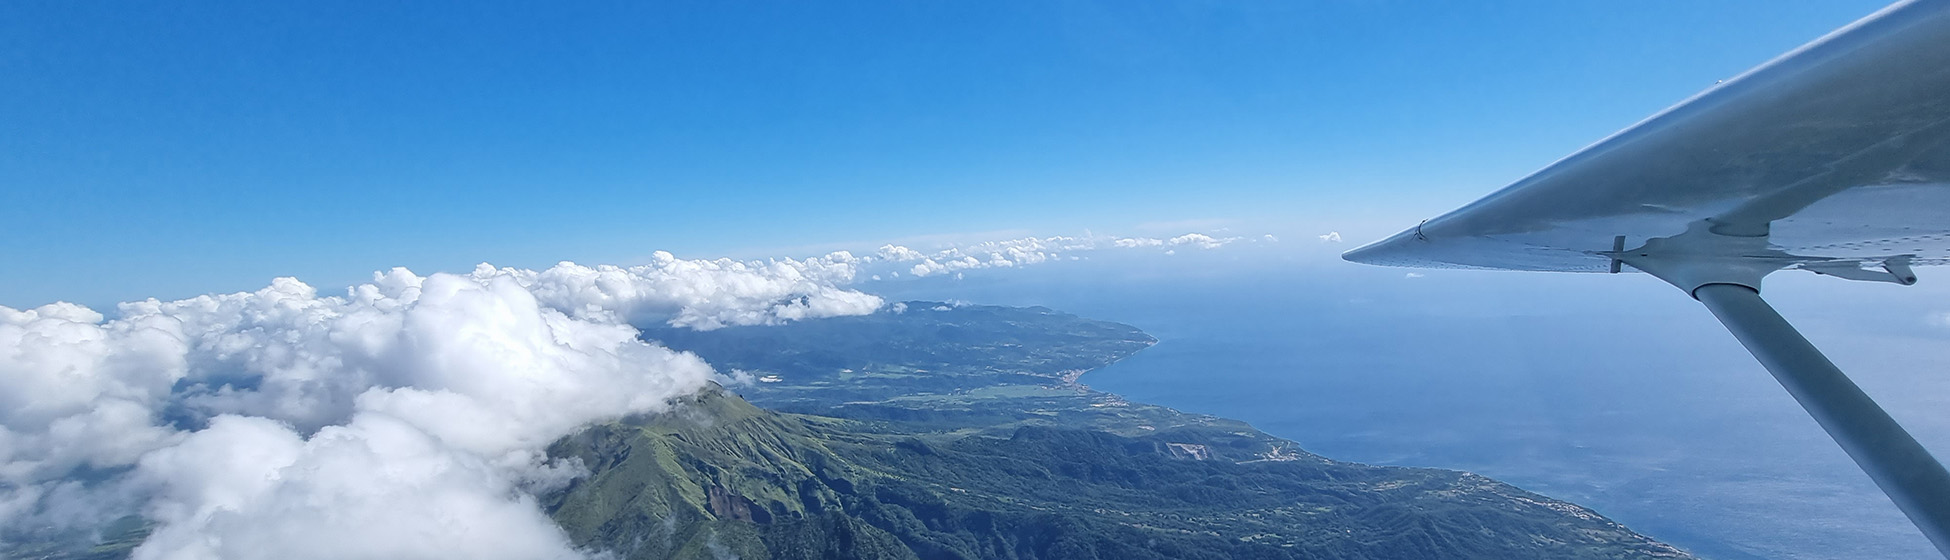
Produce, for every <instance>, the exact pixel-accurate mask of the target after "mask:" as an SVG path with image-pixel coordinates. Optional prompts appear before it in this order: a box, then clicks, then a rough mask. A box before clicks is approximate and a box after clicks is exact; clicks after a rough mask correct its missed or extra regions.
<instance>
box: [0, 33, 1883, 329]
mask: <svg viewBox="0 0 1950 560" xmlns="http://www.w3.org/2000/svg"><path fill="white" fill-rule="evenodd" d="M1477 4H1478V3H1445V4H1444V5H1434V3H1429V2H1406V1H1403V2H1389V1H1327V2H1276V3H1247V2H1241V3H1209V2H1197V3H1193V2H1183V3H1130V2H1103V3H1089V2H980V3H977V2H963V3H950V2H902V3H893V2H889V3H842V2H819V3H803V2H802V3H784V2H779V3H760V4H741V3H733V2H656V3H633V4H617V5H604V4H598V3H583V4H579V5H577V6H575V7H572V8H566V9H565V8H560V7H550V8H546V9H545V8H542V7H539V6H526V5H513V4H493V3H465V4H463V3H454V4H444V5H443V4H436V3H413V4H408V5H399V4H381V3H347V4H315V3H308V4H278V5H262V4H248V3H236V4H231V5H224V4H213V3H203V2H183V3H141V4H111V3H74V2H11V3H6V4H0V76H3V77H4V78H0V268H4V270H6V274H0V305H9V306H16V307H21V306H33V305H38V304H41V303H46V302H48V301H53V300H56V299H66V300H73V301H81V302H83V303H88V304H91V305H101V304H103V303H107V302H113V301H119V300H126V299H134V298H140V297H148V296H158V297H164V298H174V297H184V296H188V295H193V294H198V293H204V292H210V291H233V290H244V289H254V288H256V287H259V286H262V285H264V283H265V282H266V281H267V280H268V279H269V278H271V277H273V276H287V275H290V276H298V277H299V278H301V279H305V280H307V281H309V282H312V283H314V284H316V285H320V286H339V285H345V284H348V283H352V282H356V281H360V280H362V279H364V278H365V277H366V275H367V274H368V273H369V271H372V270H375V269H382V268H387V267H391V266H408V267H412V268H414V269H416V270H420V271H422V272H429V271H435V270H463V269H466V268H468V267H470V266H471V265H472V264H473V263H476V262H481V261H491V262H494V263H496V264H502V265H513V266H545V265H547V264H550V263H553V262H555V261H557V260H563V259H569V260H576V261H580V262H590V263H600V262H616V263H629V262H634V261H639V260H641V259H643V258H645V257H646V256H647V255H648V254H649V253H650V252H651V251H654V250H658V249H663V250H670V251H673V252H676V253H678V254H679V255H683V256H698V257H710V256H721V255H729V256H737V257H762V256H769V255H781V256H785V255H782V253H793V252H795V251H798V252H806V251H811V250H813V249H812V248H818V247H843V246H852V247H856V248H857V247H866V248H870V247H872V246H874V245H877V244H878V242H880V241H884V240H893V239H904V238H914V237H919V236H928V235H940V234H955V233H966V232H985V231H1000V230H1010V231H1025V232H1033V233H1039V234H1058V233H1078V232H1081V231H1082V230H1084V229H1086V228H1094V229H1095V230H1098V231H1119V230H1130V229H1134V228H1135V229H1142V228H1143V224H1155V223H1180V222H1188V221H1190V222H1197V223H1208V224H1209V223H1222V224H1231V225H1233V226H1234V227H1236V228H1240V229H1263V230H1268V231H1274V230H1279V231H1286V230H1295V231H1315V230H1318V231H1323V232H1324V231H1327V230H1342V231H1348V232H1359V233H1358V235H1378V234H1381V233H1385V232H1387V231H1388V230H1393V229H1398V228H1399V226H1401V225H1403V224H1405V223H1412V222H1411V220H1413V219H1415V218H1418V217H1426V216H1429V215H1432V214H1435V213H1438V212H1440V211H1443V210H1446V209H1448V208H1450V207H1453V206H1456V205H1458V204H1461V203H1464V202H1467V201H1469V200H1471V199H1473V198H1475V197H1477V196H1480V195H1482V194H1484V193H1487V192H1488V191H1490V190H1492V189H1494V188H1497V187H1500V186H1501V185H1503V184H1505V183H1507V182H1509V181H1511V180H1513V179H1515V178H1517V177H1519V176H1521V175H1523V174H1524V173H1527V172H1529V171H1531V170H1533V169H1536V168H1538V167H1541V166H1542V165H1544V164H1545V163H1548V162H1549V161H1551V160H1553V159H1555V158H1557V157H1559V156H1562V155H1564V154H1566V153H1569V152H1571V151H1572V150H1575V149H1576V148H1578V147H1580V146H1582V145H1584V144H1586V143H1589V142H1591V141H1593V140H1596V139H1597V138H1599V137H1601V136H1603V135H1605V134H1607V133H1610V132H1612V131H1614V130H1616V129H1618V128H1622V127H1624V126H1626V125H1628V124H1630V123H1632V122H1634V121H1636V120H1638V119H1639V118H1642V117H1644V116H1646V115H1648V114H1650V113H1652V112H1653V111H1656V110H1658V109H1660V108H1663V107H1665V106H1666V105H1669V104H1671V103H1673V102H1675V101H1678V100H1679V99H1681V98H1683V97H1685V96H1687V95H1690V94H1692V93H1694V92H1696V91H1698V90H1700V89H1703V88H1705V87H1707V86H1710V85H1711V84H1712V83H1713V82H1714V80H1717V79H1721V78H1725V77H1728V76H1731V75H1733V74H1735V73H1737V72H1739V71H1741V70H1744V69H1746V68H1748V67H1750V66H1752V65H1754V64H1757V63H1759V62H1761V61H1764V60H1766V59H1768V58H1771V57H1772V56H1774V55H1776V54H1778V53H1780V52H1783V51H1785V50H1787V49H1789V48H1792V47H1794V46H1796V45H1799V44H1801V43H1803V42H1805V41H1807V40H1810V39H1812V38H1814V37H1817V36H1819V35H1820V34H1822V33H1825V32H1827V31H1829V30H1831V29H1834V28H1836V27H1838V26H1841V25H1843V24H1846V23H1848V22H1849V21H1852V20H1854V19H1856V18H1859V17H1861V16H1863V15H1866V14H1868V13H1869V12H1871V11H1873V10H1875V9H1877V8H1879V7H1880V5H1881V4H1880V3H1879V2H1873V1H1832V2H1820V3H1813V2H1798V3H1781V2H1763V1H1729V2H1710V3H1703V2H1681V1H1659V2H1630V3H1627V2H1610V3H1600V2H1557V1H1537V2H1495V3H1480V4H1481V5H1477ZM1350 237H1353V235H1351V236H1350ZM1360 240H1362V239H1350V241H1360Z"/></svg>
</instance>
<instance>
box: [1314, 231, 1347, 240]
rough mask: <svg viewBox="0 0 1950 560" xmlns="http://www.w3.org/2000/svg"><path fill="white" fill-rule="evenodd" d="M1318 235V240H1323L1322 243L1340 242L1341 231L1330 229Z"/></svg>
mask: <svg viewBox="0 0 1950 560" xmlns="http://www.w3.org/2000/svg"><path fill="white" fill-rule="evenodd" d="M1318 237H1320V240H1321V242H1323V243H1340V242H1341V232H1338V231H1330V232H1327V233H1326V234H1324V235H1320V236H1318Z"/></svg>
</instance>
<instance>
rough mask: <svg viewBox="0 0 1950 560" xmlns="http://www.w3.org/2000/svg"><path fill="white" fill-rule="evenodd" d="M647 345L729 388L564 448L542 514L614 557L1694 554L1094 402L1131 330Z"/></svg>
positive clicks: (1593, 516)
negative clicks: (708, 372)
mask: <svg viewBox="0 0 1950 560" xmlns="http://www.w3.org/2000/svg"><path fill="white" fill-rule="evenodd" d="M642 336H643V338H645V339H646V340H650V341H654V342H657V343H659V344H663V345H666V346H668V347H670V348H672V349H676V350H682V351H688V352H694V353H696V354H697V355H699V356H700V357H703V358H704V359H705V360H707V361H709V362H710V363H711V364H713V365H714V366H715V367H717V368H718V369H719V370H720V371H721V372H723V373H724V374H725V375H726V379H727V383H726V385H725V386H715V387H712V388H711V389H709V390H706V391H704V392H702V393H699V394H697V395H694V396H691V397H688V398H686V399H684V400H683V402H680V403H677V405H676V406H675V407H674V408H673V409H672V410H671V411H669V412H664V413H660V414H654V415H645V416H640V417H631V418H625V419H622V420H620V421H617V422H612V423H608V424H604V425H599V426H593V427H590V428H587V429H585V430H582V431H580V432H578V433H576V434H574V435H571V436H569V437H567V438H564V439H562V440H560V441H558V442H556V443H555V444H553V445H552V446H551V447H550V448H549V454H550V455H551V456H552V457H558V458H565V459H567V460H570V461H574V462H577V463H579V464H580V465H582V467H583V468H585V469H587V474H586V475H585V476H582V477H580V478H578V479H576V480H575V481H574V482H572V483H570V484H569V485H568V486H566V487H564V488H562V489H560V490H558V491H555V492H552V493H550V494H549V495H545V496H541V497H540V499H541V502H542V505H543V506H544V508H545V509H546V510H547V511H548V512H549V513H550V515H551V516H552V517H553V518H554V519H555V520H556V521H557V522H558V523H559V524H560V525H561V527H562V528H563V529H564V531H566V533H567V534H568V535H569V537H570V538H571V539H572V540H573V541H574V542H575V543H576V545H577V546H579V547H582V548H584V549H586V550H590V551H599V552H601V553H603V554H609V555H613V556H614V557H617V558H627V559H639V558H641V559H648V558H678V559H713V560H715V559H725V558H743V559H842V558H864V559H883V558H884V559H926V560H935V559H976V558H1007V559H1018V560H1030V559H1038V560H1054V559H1090V558H1099V559H1165V558H1174V559H1176V558H1189V559H1207V558H1209V559H1241V558H1251V559H1289V558H1290V559H1301V558H1333V559H1350V560H1351V559H1383V558H1396V559H1412V558H1486V559H1488V558H1494V559H1527V558H1537V559H1544V558H1550V559H1576V558H1594V559H1595V558H1605V559H1625V558H1691V557H1692V556H1690V555H1689V554H1687V553H1686V552H1684V551H1681V550H1679V549H1676V548H1674V547H1672V546H1669V545H1666V544H1664V543H1660V542H1657V541H1655V540H1653V539H1651V538H1648V537H1646V536H1644V535H1640V534H1638V533H1636V532H1633V531H1632V530H1630V529H1628V528H1626V527H1624V526H1622V525H1620V524H1618V523H1615V522H1613V521H1611V520H1609V519H1606V518H1605V517H1604V516H1602V515H1599V514H1597V513H1595V512H1593V511H1591V510H1589V509H1586V508H1584V507H1581V506H1578V505H1575V504H1571V503H1567V502H1563V501H1559V500H1554V499H1551V498H1549V497H1545V496H1542V495H1538V494H1534V493H1531V492H1527V491H1524V490H1522V489H1519V488H1516V487H1514V486H1510V485H1508V484H1504V483H1501V482H1497V481H1495V480H1491V479H1489V478H1486V477H1483V476H1479V475H1475V474H1470V473H1464V472H1457V471H1450V470H1441V469H1428V468H1404V467H1383V466H1372V465H1362V464H1357V463H1348V462H1342V461H1335V460H1331V459H1327V458H1324V457H1320V456H1316V455H1313V454H1311V453H1308V452H1306V451H1304V450H1302V449H1300V447H1299V445H1297V444H1295V443H1294V442H1291V441H1287V440H1284V439H1281V438H1278V437H1274V436H1271V435H1268V434H1266V433H1263V432H1260V431H1259V430H1256V429H1254V428H1253V427H1251V426H1250V425H1247V424H1245V423H1243V422H1239V421H1235V420H1228V419H1224V418H1218V417H1214V416H1209V415H1201V414H1190V413H1185V412H1180V411H1176V410H1172V409H1170V408H1165V407H1161V406H1155V405H1148V404H1144V403H1133V402H1128V401H1126V400H1124V399H1121V398H1119V397H1117V396H1116V395H1112V394H1108V393H1104V392H1101V391H1096V390H1092V389H1091V388H1089V387H1087V386H1085V385H1083V384H1081V383H1079V379H1080V377H1081V376H1082V375H1083V373H1084V372H1088V371H1092V370H1095V369H1098V368H1102V367H1104V366H1106V365H1109V364H1111V363H1114V362H1116V361H1118V360H1121V359H1124V358H1126V357H1129V356H1131V355H1133V354H1135V353H1137V352H1139V351H1141V350H1143V349H1144V348H1147V347H1149V346H1150V345H1152V344H1154V343H1155V342H1156V340H1155V339H1153V338H1152V337H1151V336H1149V335H1147V334H1145V333H1144V332H1142V331H1140V330H1138V329H1136V328H1134V327H1131V326H1128V325H1121V324H1117V323H1110V322H1104V321H1095V320H1090V319H1085V318H1082V317H1077V316H1075V315H1070V314H1066V313H1061V312H1058V311H1055V310H1051V309H1047V308H1042V307H1028V308H1012V307H998V306H983V305H966V304H952V303H942V302H923V301H910V302H902V303H897V304H893V305H890V306H887V307H884V308H882V309H881V310H880V311H879V312H876V313H873V314H871V315H864V316H853V317H838V318H827V319H816V320H807V321H799V322H793V323H789V324H786V325H779V326H755V327H731V328H723V329H717V330H709V331H697V330H690V329H681V328H670V327H647V328H643V330H642ZM1197 374H1198V372H1186V375H1197Z"/></svg>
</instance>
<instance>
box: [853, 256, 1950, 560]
mask: <svg viewBox="0 0 1950 560" xmlns="http://www.w3.org/2000/svg"><path fill="white" fill-rule="evenodd" d="M1314 245H1315V243H1314V241H1313V240H1311V239H1309V240H1306V242H1305V243H1296V242H1288V243H1286V244H1285V247H1282V248H1280V249H1274V250H1268V249H1253V250H1251V251H1250V252H1247V250H1244V249H1242V250H1241V251H1240V252H1214V253H1213V254H1182V255H1178V257H1179V258H1178V259H1176V260H1171V261H1170V262H1164V263H1158V262H1139V261H1135V260H1132V261H1119V260H1117V259H1114V258H1110V259H1095V260H1091V261H1084V262H1075V263H1064V264H1056V265H1051V266H1049V267H1046V268H1040V269H1031V270H1018V271H1010V272H1008V273H1007V274H1006V275H1002V274H983V275H970V276H968V277H966V278H964V279H961V280H949V279H929V280H926V281H921V282H895V283H888V284H883V285H877V286H876V285H870V286H868V287H867V289H869V290H876V291H879V292H880V293H882V294H883V295H886V296H888V297H889V298H890V299H929V298H933V299H961V300H966V301H970V302H974V303H990V304H1007V305H1045V306H1049V307H1052V308H1055V309H1058V310H1061V311H1066V312H1071V313H1076V314H1079V315H1083V316H1087V317H1092V318H1098V319H1108V320H1115V321H1120V322H1125V323H1129V324H1132V325H1135V326H1138V327H1140V328H1143V329H1144V330H1145V331H1147V332H1149V333H1151V334H1153V335H1154V336H1157V337H1158V338H1159V339H1160V341H1161V342H1160V343H1159V344H1158V345H1157V346H1155V347H1153V348H1151V349H1149V350H1146V351H1144V352H1143V353H1140V354H1139V355H1137V356H1136V357H1133V358H1131V359H1128V360H1126V361H1124V362H1122V363H1119V364H1117V365H1114V366H1111V367H1110V368H1106V369H1105V370H1102V371H1098V372H1093V373H1091V374H1089V375H1086V376H1085V377H1084V378H1083V382H1085V383H1087V384H1089V385H1090V386H1092V387H1094V388H1098V389H1103V390H1107V391H1110V392H1113V393H1118V394H1121V395H1124V396H1126V397H1128V398H1130V399H1132V400H1136V401H1140V402H1148V403H1155V404H1162V405H1166V406H1171V407H1174V408H1178V409H1181V410H1186V411H1193V412H1202V413H1209V414H1215V415H1219V416H1226V417H1231V418H1237V419H1241V420H1246V421H1248V422H1251V423H1252V424H1254V425H1255V426H1257V427H1259V428H1261V429H1263V430H1266V431H1268V432H1270V433H1273V434H1275V435H1279V436H1282V437H1287V438H1290V439H1294V440H1296V441H1299V442H1300V443H1301V444H1302V445H1303V446H1304V447H1305V448H1306V449H1307V450H1309V451H1312V452H1314V453H1318V454H1321V455H1325V456H1328V457H1331V458H1335V459H1341V460H1349V461H1359V462H1366V463H1376V464H1387V465H1405V466H1428V467H1440V468H1448V469H1460V470H1467V471H1472V472H1478V473H1482V474H1486V475H1489V476H1492V477H1494V478H1497V479H1500V480H1503V481H1506V482H1510V483H1513V484H1516V485H1518V486H1521V487H1523V488H1525V489H1528V490H1532V491H1536V492H1540V493H1543V494H1547V495H1550V496H1553V497H1557V498H1561V499H1566V500H1570V501H1573V502H1576V503H1579V504H1582V505H1585V506H1588V507H1591V508H1593V509H1595V510H1597V511H1598V512H1600V513H1602V514H1604V515H1607V516H1609V517H1611V518H1613V519H1614V520H1617V521H1619V522H1622V523H1624V524H1626V525H1627V526H1629V527H1632V528H1634V529H1636V530H1638V531H1640V532H1642V533H1646V534H1649V535H1651V536H1653V537H1655V538H1659V539H1661V540H1665V541H1667V542H1670V543H1673V544H1675V545H1678V546H1681V547H1683V548H1686V549H1688V550H1691V551H1693V552H1695V553H1698V554H1701V555H1703V556H1706V557H1709V558H1720V559H1742V558H1917V559H1923V558H1932V557H1933V551H1932V549H1931V548H1930V546H1929V544H1928V542H1927V541H1925V540H1924V539H1923V538H1922V536H1921V535H1920V534H1918V533H1917V532H1916V530H1915V529H1914V528H1913V527H1912V526H1911V525H1910V524H1909V522H1908V521H1907V520H1905V519H1904V518H1903V517H1902V515H1901V514H1900V513H1899V512H1898V511H1897V510H1896V509H1895V507H1894V506H1893V505H1891V504H1889V502H1888V501H1887V499H1886V498H1884V497H1883V495H1882V494H1881V493H1880V492H1879V491H1877V490H1876V488H1875V487H1874V485H1873V484H1872V483H1871V482H1870V481H1869V480H1868V478H1867V477H1866V476H1865V475H1863V474H1862V473H1861V472H1860V471H1859V470H1858V469H1857V468H1856V467H1855V465H1854V464H1852V463H1851V462H1850V461H1849V459H1848V458H1847V456H1846V455H1844V454H1843V453H1842V452H1841V450H1840V449H1839V448H1838V447H1836V446H1835V444H1834V443H1833V442H1832V441H1830V440H1829V439H1828V437H1827V436H1826V435H1824V434H1823V433H1822V432H1821V431H1820V428H1819V427H1818V426H1817V425H1816V424H1815V423H1814V422H1813V421H1812V420H1810V419H1809V418H1808V417H1807V416H1806V414H1805V413H1803V412H1802V410H1801V409H1800V407H1798V406H1797V405H1795V403H1794V402H1793V400H1792V399H1791V398H1789V397H1788V395H1787V394H1786V393H1785V391H1783V390H1782V389H1781V388H1780V386H1779V385H1777V384H1776V383H1775V382H1774V381H1773V379H1771V378H1770V377H1769V376H1768V375H1767V373H1766V372H1765V371H1764V370H1762V369H1761V368H1760V367H1759V366H1758V365H1757V364H1755V363H1754V361H1753V359H1752V358H1751V357H1750V356H1748V355H1747V354H1746V353H1745V351H1744V350H1742V349H1741V348H1740V346H1739V345H1738V344H1737V343H1736V342H1735V341H1734V340H1733V339H1732V337H1731V336H1729V335H1727V334H1726V333H1725V331H1723V330H1722V329H1721V328H1720V326H1719V325H1718V324H1716V323H1714V322H1713V320H1712V318H1711V316H1710V315H1709V314H1707V313H1706V312H1705V311H1704V310H1703V309H1700V308H1698V306H1697V304H1696V303H1694V302H1692V301H1690V300H1689V299H1687V298H1686V297H1684V295H1683V294H1680V293H1678V292H1676V291H1674V290H1673V289H1672V288H1671V287H1668V286H1666V285H1664V284H1662V283H1659V282H1657V281H1654V280H1653V279H1651V278H1649V277H1645V276H1642V275H1620V276H1604V275H1571V274H1565V275H1551V274H1520V273H1484V272H1459V271H1420V272H1419V273H1420V274H1422V276H1420V277H1410V276H1408V275H1407V271H1404V270H1401V269H1383V268H1373V267H1365V266H1357V265H1352V264H1346V263H1341V262H1340V261H1338V260H1336V259H1332V258H1330V257H1331V253H1332V250H1334V249H1340V248H1345V246H1342V245H1332V244H1319V245H1320V247H1317V248H1316V247H1314ZM1242 253H1247V254H1242ZM1261 253H1263V254H1261ZM1925 272H1928V271H1925ZM1928 276H1934V275H1928ZM1928 276H1926V277H1925V283H1924V284H1923V285H1920V286H1916V287H1911V288H1907V289H1905V288H1899V287H1895V286H1883V285H1867V284H1860V283H1847V282H1840V281H1836V280H1834V279H1831V278H1818V277H1814V276H1812V275H1806V274H1793V273H1781V274H1778V275H1776V276H1774V277H1772V278H1770V279H1769V280H1768V282H1769V284H1768V288H1767V293H1768V296H1769V297H1770V299H1772V300H1773V301H1774V302H1775V304H1776V305H1777V306H1778V307H1779V308H1780V309H1781V310H1782V312H1783V314H1785V315H1787V316H1788V317H1789V319H1790V320H1792V321H1794V322H1795V323H1796V324H1797V326H1799V327H1800V328H1801V329H1802V330H1803V331H1804V332H1805V333H1806V334H1807V335H1808V336H1809V337H1810V338H1811V339H1813V340H1814V341H1815V342H1816V343H1817V344H1818V345H1820V346H1821V347H1822V348H1824V349H1825V350H1827V351H1828V352H1829V353H1830V355H1831V357H1833V358H1834V359H1835V361H1836V362H1837V363H1838V364H1840V365H1841V366H1842V367H1843V368H1844V369H1845V370H1847V371H1849V372H1850V373H1851V374H1852V375H1853V376H1854V377H1855V378H1856V380H1857V382H1858V383H1860V384H1861V385H1862V386H1863V387H1864V388H1865V389H1866V390H1868V391H1869V392H1870V394H1871V395H1873V396H1875V397H1876V398H1878V399H1880V401H1881V402H1882V403H1883V405H1884V406H1885V407H1887V408H1888V409H1889V410H1890V411H1891V413H1892V414H1893V415H1895V416H1896V417H1897V419H1898V420H1899V421H1902V422H1904V424H1905V425H1906V426H1908V427H1909V428H1910V430H1911V431H1912V432H1914V433H1915V434H1916V435H1917V437H1918V438H1919V439H1920V440H1922V441H1923V442H1924V444H1925V445H1926V446H1928V447H1930V448H1931V449H1933V450H1935V451H1936V452H1937V453H1938V454H1939V455H1941V454H1943V453H1944V452H1945V450H1950V418H1945V417H1944V415H1942V414H1941V413H1940V411H1941V410H1944V409H1946V408H1950V402H1946V401H1950V376H1945V375H1943V373H1944V372H1943V367H1942V366H1943V365H1944V364H1946V363H1950V352H1947V351H1946V349H1945V346H1946V345H1944V344H1943V341H1944V339H1945V338H1946V337H1950V326H1946V325H1944V324H1943V321H1942V318H1943V316H1944V315H1943V309H1944V308H1943V305H1942V304H1941V303H1940V302H1943V301H1945V298H1944V297H1943V296H1944V295H1945V293H1946V290H1945V288H1944V287H1943V286H1941V284H1942V283H1941V282H1938V283H1931V282H1929V281H1928V280H1929V278H1928Z"/></svg>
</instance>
